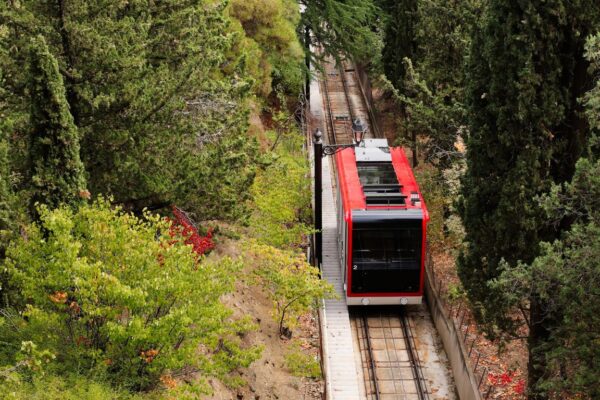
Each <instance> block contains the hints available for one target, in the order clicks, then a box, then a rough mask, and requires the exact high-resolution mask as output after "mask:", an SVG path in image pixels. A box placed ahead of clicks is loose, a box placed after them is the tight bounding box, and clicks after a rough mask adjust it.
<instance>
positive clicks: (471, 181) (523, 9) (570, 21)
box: [459, 0, 599, 398]
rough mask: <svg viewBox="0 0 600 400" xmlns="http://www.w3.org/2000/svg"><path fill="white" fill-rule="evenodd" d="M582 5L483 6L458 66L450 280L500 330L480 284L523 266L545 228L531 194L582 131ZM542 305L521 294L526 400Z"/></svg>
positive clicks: (496, 299)
mask: <svg viewBox="0 0 600 400" xmlns="http://www.w3.org/2000/svg"><path fill="white" fill-rule="evenodd" d="M598 11H599V10H598V7H597V5H595V4H593V2H592V1H578V2H567V1H563V0H553V1H550V2H548V1H541V0H536V1H530V2H515V1H509V0H492V1H490V6H489V10H488V15H487V17H486V20H485V23H484V26H483V28H482V30H481V31H479V32H477V33H476V34H475V37H474V38H473V42H472V48H471V59H470V64H469V67H468V79H467V80H468V85H469V88H468V113H469V124H470V132H469V137H468V140H467V143H468V154H467V167H468V169H467V173H466V176H465V178H464V181H463V188H462V201H461V206H460V210H461V214H462V218H463V222H464V225H465V230H466V244H467V246H466V249H465V250H464V251H463V253H462V254H461V256H460V258H459V275H460V277H461V280H462V281H463V283H464V285H465V287H466V289H467V291H468V293H469V295H470V298H471V299H472V300H473V301H474V302H475V303H477V304H480V305H481V306H482V307H481V308H480V317H482V318H483V319H484V320H485V321H487V322H493V323H501V324H502V325H504V324H505V323H506V324H507V325H504V327H505V328H508V327H510V326H511V325H510V323H509V322H511V321H509V320H508V319H507V318H506V317H507V316H506V313H505V311H506V309H505V308H504V307H503V305H504V303H503V293H500V292H495V291H493V290H490V289H489V287H488V286H487V283H488V282H489V281H490V280H491V279H493V278H496V277H497V276H498V274H499V266H500V265H502V264H503V261H502V260H504V262H506V265H508V266H511V265H516V264H517V262H519V261H522V262H525V263H530V262H531V261H532V260H533V259H534V258H535V256H536V255H537V254H538V250H539V248H538V247H539V241H540V240H541V239H550V238H552V237H553V236H555V235H557V234H558V232H557V231H554V230H552V229H547V228H545V227H544V224H543V222H542V221H543V216H542V213H541V212H540V209H539V207H538V205H537V202H536V200H535V197H536V196H537V195H539V194H540V193H543V192H544V191H546V190H547V189H548V187H549V185H550V183H551V182H552V181H553V180H557V181H562V180H565V179H568V178H569V177H570V175H571V174H572V173H573V171H574V165H575V161H576V160H577V158H578V157H579V156H580V155H581V153H582V151H583V149H584V145H585V140H586V137H587V135H588V134H589V129H588V128H587V125H586V124H585V123H584V122H583V120H582V119H581V118H580V111H581V110H580V105H579V103H578V102H577V98H578V97H579V96H581V95H582V94H583V93H584V92H585V90H586V89H587V87H588V86H589V83H590V80H589V77H588V76H587V74H586V61H585V59H584V57H583V46H584V40H585V37H586V36H587V34H589V33H590V31H591V30H592V29H593V28H594V26H597V25H595V24H596V23H597V21H598ZM544 307H545V305H544V301H542V299H540V298H538V297H536V296H535V295H533V296H532V297H531V298H530V310H529V313H530V315H529V322H530V336H529V349H530V359H529V383H530V393H531V394H530V397H531V398H543V397H544V394H543V393H542V392H541V391H540V390H539V386H538V385H537V383H538V382H540V380H541V379H542V377H543V375H544V372H545V366H544V362H545V361H544V357H543V354H540V353H539V352H537V351H536V349H537V348H538V347H539V345H540V344H541V343H543V342H544V340H546V339H547V338H548V335H549V329H551V327H552V324H553V323H554V321H552V320H549V319H544V318H543V314H544Z"/></svg>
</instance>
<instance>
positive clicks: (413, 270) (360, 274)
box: [352, 219, 422, 293]
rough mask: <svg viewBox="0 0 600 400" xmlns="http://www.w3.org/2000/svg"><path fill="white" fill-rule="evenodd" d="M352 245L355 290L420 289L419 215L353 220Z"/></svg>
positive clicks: (401, 290)
mask: <svg viewBox="0 0 600 400" xmlns="http://www.w3.org/2000/svg"><path fill="white" fill-rule="evenodd" d="M352 248H353V251H352V291H353V292H354V293H368V292H379V293H388V292H418V291H419V285H420V271H421V249H422V220H421V219H406V220H401V219H394V220H388V221H370V222H366V221H365V222H359V221H356V223H355V224H353V236H352Z"/></svg>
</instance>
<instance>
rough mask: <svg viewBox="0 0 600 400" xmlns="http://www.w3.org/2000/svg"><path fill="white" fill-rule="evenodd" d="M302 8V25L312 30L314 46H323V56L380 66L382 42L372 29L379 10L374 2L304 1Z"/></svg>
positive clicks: (352, 0) (343, 0) (368, 0)
mask: <svg viewBox="0 0 600 400" xmlns="http://www.w3.org/2000/svg"><path fill="white" fill-rule="evenodd" d="M300 4H301V5H302V7H303V11H302V20H301V25H302V26H303V27H308V29H309V30H310V32H311V40H312V42H313V44H315V45H317V46H322V48H323V51H324V54H323V55H329V56H332V57H334V58H335V59H338V60H339V58H340V57H342V56H347V57H349V58H351V59H353V60H355V61H357V62H368V63H371V64H373V65H374V66H378V63H379V58H380V54H381V38H380V37H379V35H378V33H376V31H375V30H374V29H373V27H374V26H375V24H376V19H377V17H378V14H379V9H378V8H377V6H376V5H375V3H374V2H373V0H301V1H300ZM313 56H317V57H319V55H313Z"/></svg>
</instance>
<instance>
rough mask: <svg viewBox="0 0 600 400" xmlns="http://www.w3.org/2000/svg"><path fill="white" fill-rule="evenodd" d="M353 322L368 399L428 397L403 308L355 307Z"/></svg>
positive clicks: (421, 399) (352, 315)
mask: <svg viewBox="0 0 600 400" xmlns="http://www.w3.org/2000/svg"><path fill="white" fill-rule="evenodd" d="M350 324H351V326H352V329H353V330H354V332H353V333H354V337H355V338H356V342H357V344H358V346H357V347H358V351H359V353H360V357H361V371H360V372H362V378H363V382H364V386H363V393H362V395H363V396H364V398H365V399H367V400H392V399H394V400H401V399H402V400H426V399H428V398H429V395H428V392H427V385H426V383H425V378H424V376H423V372H422V369H421V363H420V360H419V356H418V352H417V351H416V346H415V342H414V336H413V334H412V331H413V329H412V327H411V322H410V317H409V316H408V315H407V314H406V313H405V312H404V310H403V309H399V308H397V307H394V308H389V309H387V311H385V310H380V309H377V310H376V309H366V310H364V309H361V310H355V311H353V312H352V313H351V318H350Z"/></svg>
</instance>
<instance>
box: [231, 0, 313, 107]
mask: <svg viewBox="0 0 600 400" xmlns="http://www.w3.org/2000/svg"><path fill="white" fill-rule="evenodd" d="M230 15H231V16H232V17H233V18H234V19H235V20H237V21H239V23H240V25H241V26H242V28H243V31H244V33H245V35H246V36H247V38H248V40H250V41H252V42H254V44H255V46H257V47H258V48H259V49H260V51H259V53H260V54H257V55H254V56H255V57H258V58H259V65H260V69H261V70H262V71H263V75H264V76H263V77H262V78H261V79H262V80H263V81H264V82H262V84H261V85H260V88H259V93H261V94H263V95H268V94H269V93H270V92H271V89H272V88H274V87H277V86H279V85H281V87H282V89H284V90H285V91H286V92H287V93H289V94H293V95H296V94H297V93H299V92H300V89H301V88H302V83H303V73H304V65H303V63H304V51H303V49H302V46H301V45H300V41H299V40H298V36H297V33H296V29H297V27H298V24H299V21H300V10H299V8H298V5H297V3H296V2H295V1H292V0H269V1H266V0H252V1H247V0H233V1H232V2H231V6H230Z"/></svg>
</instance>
